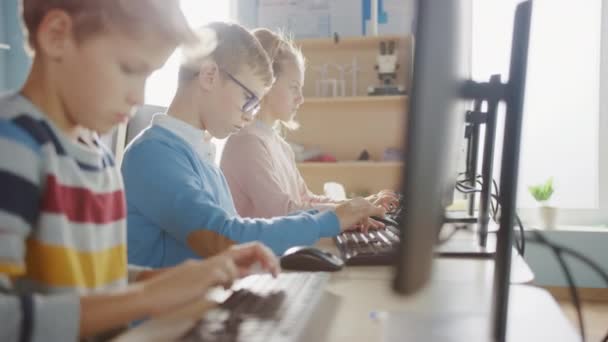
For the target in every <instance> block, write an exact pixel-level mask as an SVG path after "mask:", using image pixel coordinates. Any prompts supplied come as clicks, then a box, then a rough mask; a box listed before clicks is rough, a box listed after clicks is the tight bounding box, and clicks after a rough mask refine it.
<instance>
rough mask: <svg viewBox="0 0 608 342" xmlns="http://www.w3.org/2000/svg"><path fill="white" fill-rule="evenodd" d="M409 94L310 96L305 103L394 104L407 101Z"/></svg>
mask: <svg viewBox="0 0 608 342" xmlns="http://www.w3.org/2000/svg"><path fill="white" fill-rule="evenodd" d="M406 99H407V95H387V96H337V97H308V98H305V99H304V104H303V105H306V104H311V105H312V104H322V105H345V104H357V105H359V104H373V105H379V104H394V103H403V102H404V101H406Z"/></svg>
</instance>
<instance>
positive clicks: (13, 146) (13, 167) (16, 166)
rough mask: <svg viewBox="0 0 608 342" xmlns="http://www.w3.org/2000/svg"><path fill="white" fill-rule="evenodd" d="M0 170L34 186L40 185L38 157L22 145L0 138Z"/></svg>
mask: <svg viewBox="0 0 608 342" xmlns="http://www.w3.org/2000/svg"><path fill="white" fill-rule="evenodd" d="M0 156H2V158H0V170H3V171H8V172H10V173H12V174H14V175H16V176H19V177H21V178H23V179H25V180H27V181H29V182H30V183H32V184H34V185H39V184H40V157H39V156H38V154H37V153H36V152H34V151H32V150H31V149H30V148H29V147H27V146H26V145H24V144H21V143H19V142H17V141H15V140H11V139H6V138H3V137H0Z"/></svg>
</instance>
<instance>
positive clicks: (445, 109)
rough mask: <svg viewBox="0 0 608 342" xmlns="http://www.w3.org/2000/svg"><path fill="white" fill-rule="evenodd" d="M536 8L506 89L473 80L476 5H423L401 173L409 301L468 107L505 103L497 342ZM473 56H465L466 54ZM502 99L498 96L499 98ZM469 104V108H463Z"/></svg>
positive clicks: (517, 25)
mask: <svg viewBox="0 0 608 342" xmlns="http://www.w3.org/2000/svg"><path fill="white" fill-rule="evenodd" d="M531 13H532V0H528V1H523V2H522V3H520V4H519V5H518V6H517V8H516V12H515V20H514V22H513V41H512V46H511V61H510V70H509V79H508V82H507V83H501V82H500V81H498V82H499V83H498V84H479V83H475V82H473V81H470V80H467V79H468V70H469V66H470V64H467V61H468V58H467V56H468V52H470V44H468V43H467V42H468V41H469V39H470V33H471V30H470V27H471V24H470V23H471V0H424V1H420V3H419V7H418V25H417V36H416V51H415V60H414V77H413V85H412V90H411V99H410V110H409V113H408V115H409V120H408V132H407V151H406V153H407V158H408V159H407V163H406V166H405V167H404V174H403V179H404V182H403V189H402V192H403V194H404V207H403V211H404V212H405V213H407V215H404V217H403V219H402V223H401V227H400V230H401V239H400V240H401V243H400V246H399V251H398V255H397V269H396V275H395V278H394V283H393V287H394V289H395V290H396V291H397V292H398V293H402V294H412V293H414V292H416V291H417V290H419V289H421V288H422V287H423V286H424V285H425V283H426V282H427V281H428V279H429V278H430V274H431V265H432V260H433V251H434V248H435V244H436V242H437V236H438V233H439V230H440V229H441V227H442V225H443V224H444V217H445V198H446V193H447V192H448V191H453V188H451V187H453V179H454V178H453V176H454V175H455V174H456V170H455V164H454V163H453V160H454V159H453V158H454V155H453V154H457V152H456V150H457V147H458V146H459V144H458V138H459V137H460V136H461V135H460V134H461V130H462V127H463V125H464V113H465V111H464V110H463V106H466V105H470V101H471V100H479V99H480V98H481V99H484V98H488V97H496V96H497V97H498V98H499V100H500V101H501V102H505V103H506V115H505V128H504V141H503V150H502V163H501V173H500V174H501V176H500V185H501V191H500V198H499V201H500V205H501V217H500V227H499V230H498V236H497V243H496V256H495V271H494V290H493V299H494V300H493V307H492V312H493V317H492V337H493V339H494V340H495V341H504V340H505V338H506V326H507V323H506V322H507V308H508V300H509V284H510V267H511V250H512V242H513V228H512V227H513V225H514V218H515V208H516V207H515V201H516V196H517V193H516V192H517V174H518V168H519V148H520V137H521V125H522V112H523V103H524V93H525V81H526V72H527V58H528V45H529V38H530V21H531ZM467 51H468V52H467ZM497 93H498V95H496V94H497ZM463 99H468V100H463Z"/></svg>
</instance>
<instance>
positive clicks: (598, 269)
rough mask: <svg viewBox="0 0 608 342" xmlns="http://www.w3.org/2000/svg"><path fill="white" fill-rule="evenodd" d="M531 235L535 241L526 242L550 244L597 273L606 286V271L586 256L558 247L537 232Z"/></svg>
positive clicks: (529, 239)
mask: <svg viewBox="0 0 608 342" xmlns="http://www.w3.org/2000/svg"><path fill="white" fill-rule="evenodd" d="M531 233H533V234H534V238H535V239H532V238H528V242H532V243H534V242H536V243H541V244H546V245H548V244H550V245H552V246H554V247H555V248H557V249H559V250H560V251H561V252H563V253H566V254H567V255H569V256H571V257H573V258H575V259H577V260H579V261H580V262H582V263H584V264H585V265H587V266H588V267H589V268H591V269H592V270H593V271H594V272H595V273H597V274H598V276H599V277H600V278H602V280H603V281H604V282H605V283H606V285H607V286H608V273H606V271H604V270H603V269H602V268H601V267H600V266H598V265H597V264H596V263H595V262H594V261H593V260H591V259H589V258H588V257H587V256H585V255H583V254H581V253H580V252H578V251H576V250H574V249H572V248H570V247H566V246H562V245H558V244H556V243H554V242H550V241H548V240H547V239H546V238H545V237H544V236H543V235H542V234H541V233H540V232H539V231H536V230H532V231H531Z"/></svg>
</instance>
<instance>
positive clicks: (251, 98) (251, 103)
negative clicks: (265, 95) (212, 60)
mask: <svg viewBox="0 0 608 342" xmlns="http://www.w3.org/2000/svg"><path fill="white" fill-rule="evenodd" d="M222 71H223V72H224V73H225V74H226V75H228V77H229V78H230V79H231V80H232V81H233V82H234V83H236V84H238V85H239V86H240V87H241V88H243V90H244V91H246V92H247V94H248V97H247V100H245V104H243V107H242V108H241V111H243V113H247V114H251V115H256V114H257V113H258V111H259V110H260V98H259V97H258V96H257V95H256V94H255V93H254V92H253V91H251V90H250V89H249V88H247V87H246V86H245V85H244V84H243V83H241V82H240V81H239V80H237V79H236V77H234V76H232V75H231V74H230V73H229V72H228V71H226V70H222Z"/></svg>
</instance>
